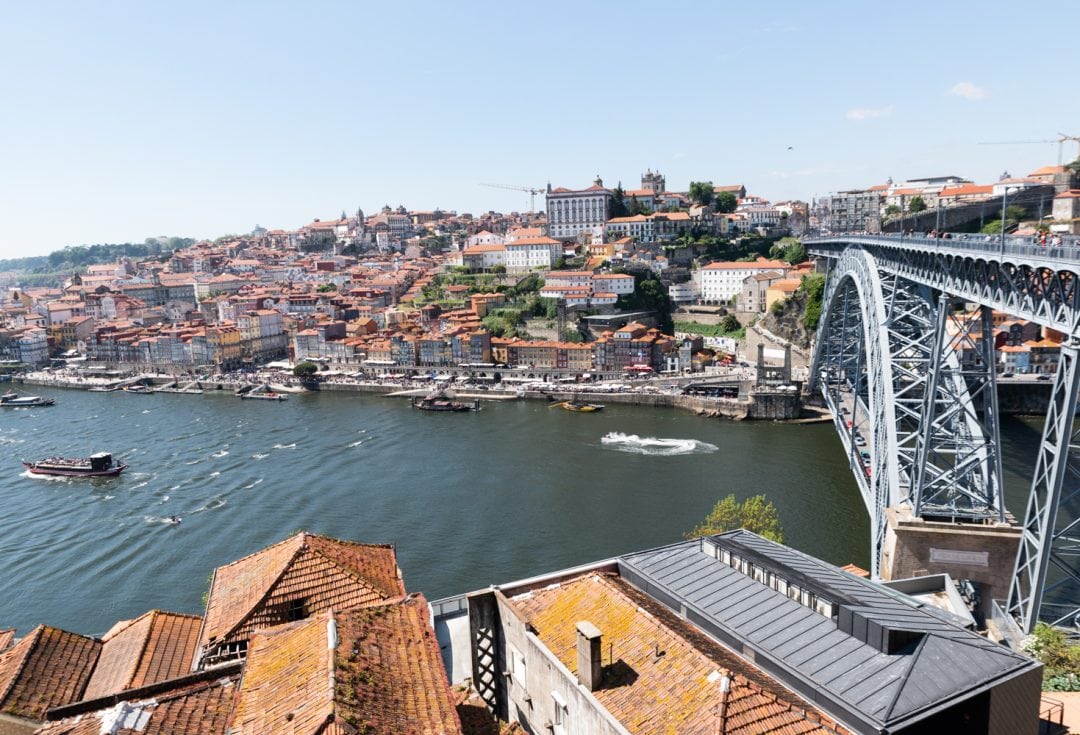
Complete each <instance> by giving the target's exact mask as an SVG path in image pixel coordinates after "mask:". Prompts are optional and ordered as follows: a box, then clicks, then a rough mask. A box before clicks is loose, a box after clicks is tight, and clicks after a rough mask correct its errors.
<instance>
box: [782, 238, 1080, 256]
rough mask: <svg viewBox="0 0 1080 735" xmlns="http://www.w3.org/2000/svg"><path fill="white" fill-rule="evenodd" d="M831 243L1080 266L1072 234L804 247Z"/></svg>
mask: <svg viewBox="0 0 1080 735" xmlns="http://www.w3.org/2000/svg"><path fill="white" fill-rule="evenodd" d="M829 242H850V243H861V244H867V245H890V246H901V247H911V248H912V249H918V250H924V251H926V250H934V251H939V252H943V251H956V252H971V253H983V254H987V255H991V256H996V259H997V260H1001V259H1004V258H1005V256H1007V255H1008V256H1013V257H1019V258H1024V259H1028V260H1053V261H1060V262H1075V263H1080V237H1077V236H1075V235H1068V236H1066V237H1063V238H1062V243H1061V245H1056V246H1055V245H1050V244H1047V245H1042V244H1036V243H1034V242H1033V241H1032V239H1031V238H1030V237H1018V236H1016V235H1008V236H1006V237H1005V239H1004V240H1002V238H1001V237H1000V236H994V235H965V234H959V235H952V236H950V237H947V238H941V237H926V236H922V235H902V234H895V235H894V234H880V235H870V234H850V235H842V234H841V235H823V236H820V237H808V238H806V239H805V240H804V241H803V243H804V245H814V244H816V243H829Z"/></svg>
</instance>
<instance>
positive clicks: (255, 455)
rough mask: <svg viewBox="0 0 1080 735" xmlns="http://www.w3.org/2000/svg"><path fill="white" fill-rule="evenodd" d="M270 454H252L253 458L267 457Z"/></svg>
mask: <svg viewBox="0 0 1080 735" xmlns="http://www.w3.org/2000/svg"><path fill="white" fill-rule="evenodd" d="M269 456H270V455H269V454H263V453H262V452H256V453H255V454H253V455H251V458H252V459H266V458H267V457H269Z"/></svg>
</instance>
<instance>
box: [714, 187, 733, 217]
mask: <svg viewBox="0 0 1080 735" xmlns="http://www.w3.org/2000/svg"><path fill="white" fill-rule="evenodd" d="M714 201H715V204H714V207H713V208H714V209H715V210H716V211H717V212H720V213H721V214H728V213H730V212H734V211H735V207H737V206H739V198H738V197H737V196H735V194H734V193H733V192H730V191H722V192H720V193H719V194H717V195H716V199H715V200H714Z"/></svg>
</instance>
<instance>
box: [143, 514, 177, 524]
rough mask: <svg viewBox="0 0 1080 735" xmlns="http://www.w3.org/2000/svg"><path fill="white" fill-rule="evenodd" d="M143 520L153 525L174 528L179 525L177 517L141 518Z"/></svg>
mask: <svg viewBox="0 0 1080 735" xmlns="http://www.w3.org/2000/svg"><path fill="white" fill-rule="evenodd" d="M143 520H144V521H146V522H147V523H150V524H154V525H164V526H176V525H179V523H180V517H179V516H143Z"/></svg>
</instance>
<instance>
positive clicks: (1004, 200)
mask: <svg viewBox="0 0 1080 735" xmlns="http://www.w3.org/2000/svg"><path fill="white" fill-rule="evenodd" d="M1019 188H1020V187H1017V186H1006V187H1005V190H1004V192H1003V193H1002V195H1001V258H1002V260H1004V259H1005V210H1006V208H1007V207H1008V206H1009V189H1013V190H1018V189H1019Z"/></svg>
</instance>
